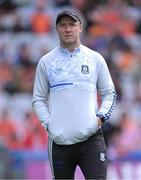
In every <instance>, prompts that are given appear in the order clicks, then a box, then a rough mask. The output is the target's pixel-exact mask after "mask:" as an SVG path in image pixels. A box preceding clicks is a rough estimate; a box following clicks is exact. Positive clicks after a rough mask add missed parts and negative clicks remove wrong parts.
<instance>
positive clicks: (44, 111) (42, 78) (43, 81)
mask: <svg viewBox="0 0 141 180" xmlns="http://www.w3.org/2000/svg"><path fill="white" fill-rule="evenodd" d="M48 94H49V83H48V79H47V72H46V69H45V65H44V61H42V59H41V61H39V63H38V65H37V68H36V75H35V81H34V88H33V101H32V107H33V110H34V112H35V113H36V115H37V116H38V118H39V120H40V121H41V124H42V125H43V126H44V127H45V129H47V126H48V117H49V110H48V105H47V100H48Z"/></svg>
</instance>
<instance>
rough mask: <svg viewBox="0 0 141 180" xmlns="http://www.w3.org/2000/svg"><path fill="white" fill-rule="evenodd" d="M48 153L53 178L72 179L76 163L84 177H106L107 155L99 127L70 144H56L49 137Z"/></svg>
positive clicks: (101, 178)
mask: <svg viewBox="0 0 141 180" xmlns="http://www.w3.org/2000/svg"><path fill="white" fill-rule="evenodd" d="M48 155H49V162H50V167H51V171H52V175H53V179H74V175H75V169H76V166H77V165H78V166H79V167H80V169H81V171H82V173H83V175H84V177H85V179H94V180H104V179H106V175H107V155H106V145H105V142H104V137H103V133H102V130H101V129H99V130H98V131H97V133H96V134H94V135H93V136H91V137H89V138H88V139H87V140H86V141H83V142H80V143H76V144H72V145H58V144H56V143H54V142H53V141H51V139H50V138H49V146H48Z"/></svg>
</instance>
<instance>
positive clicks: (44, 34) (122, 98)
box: [0, 0, 141, 160]
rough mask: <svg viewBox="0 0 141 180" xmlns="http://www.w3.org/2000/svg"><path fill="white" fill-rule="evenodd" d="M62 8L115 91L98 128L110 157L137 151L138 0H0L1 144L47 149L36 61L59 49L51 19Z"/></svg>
mask: <svg viewBox="0 0 141 180" xmlns="http://www.w3.org/2000/svg"><path fill="white" fill-rule="evenodd" d="M63 9H74V10H77V11H78V12H79V13H80V14H81V15H82V17H83V21H84V31H83V33H82V36H81V40H82V43H83V44H85V45H87V46H88V47H90V48H91V49H93V50H96V51H98V52H100V53H101V54H102V55H103V56H104V58H105V60H106V62H107V64H108V67H109V69H110V72H111V75H112V78H113V81H114V84H115V87H116V91H117V96H118V99H117V104H116V107H115V110H114V112H113V114H112V117H111V119H110V121H109V122H107V123H106V124H105V125H104V126H103V127H102V128H103V130H104V136H105V140H106V143H107V147H108V153H109V159H111V160H113V159H115V158H121V157H124V156H125V155H127V154H128V153H132V152H136V151H141V141H140V137H141V1H140V0H124V1H123V0H68V1H66V0H6V1H5V0H0V146H6V147H8V149H10V150H17V149H19V150H20V149H29V150H37V149H40V150H43V149H46V148H47V133H46V132H45V130H44V128H43V127H42V126H41V125H40V122H39V120H38V119H37V117H36V116H35V114H34V113H33V112H32V107H31V102H32V89H33V81H34V76H35V68H36V65H37V63H38V61H39V59H40V57H41V56H42V55H44V54H45V53H47V52H49V51H50V50H51V49H53V48H54V47H56V46H57V45H58V37H57V35H56V32H55V17H56V15H57V13H58V12H60V11H61V10H63Z"/></svg>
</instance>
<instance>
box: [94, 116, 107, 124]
mask: <svg viewBox="0 0 141 180" xmlns="http://www.w3.org/2000/svg"><path fill="white" fill-rule="evenodd" d="M96 116H97V117H98V118H99V119H100V120H101V122H102V123H105V120H106V119H105V117H104V115H102V114H97V115H96Z"/></svg>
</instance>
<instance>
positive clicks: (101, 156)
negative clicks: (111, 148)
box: [100, 152, 105, 162]
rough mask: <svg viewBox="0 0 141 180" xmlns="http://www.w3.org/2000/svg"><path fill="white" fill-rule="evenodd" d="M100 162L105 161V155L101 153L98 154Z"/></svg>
mask: <svg viewBox="0 0 141 180" xmlns="http://www.w3.org/2000/svg"><path fill="white" fill-rule="evenodd" d="M100 160H101V161H103V162H104V161H105V153H103V152H101V153H100Z"/></svg>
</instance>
